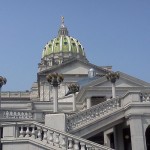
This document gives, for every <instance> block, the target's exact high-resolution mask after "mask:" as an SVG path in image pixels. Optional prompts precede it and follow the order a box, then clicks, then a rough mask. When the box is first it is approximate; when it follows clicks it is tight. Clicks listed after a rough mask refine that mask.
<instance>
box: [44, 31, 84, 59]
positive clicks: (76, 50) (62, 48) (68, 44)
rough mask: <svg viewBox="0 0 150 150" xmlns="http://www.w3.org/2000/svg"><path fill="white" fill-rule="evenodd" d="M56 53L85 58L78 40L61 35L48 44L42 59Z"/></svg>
mask: <svg viewBox="0 0 150 150" xmlns="http://www.w3.org/2000/svg"><path fill="white" fill-rule="evenodd" d="M59 31H60V30H59ZM56 53H73V54H79V55H82V56H85V53H84V48H83V46H82V45H81V44H80V42H79V41H78V40H77V39H75V38H73V37H70V36H68V35H61V34H60V35H58V37H56V38H54V39H53V40H51V41H49V42H48V43H47V44H46V46H45V47H44V49H43V53H42V58H44V57H45V56H49V55H51V54H56Z"/></svg>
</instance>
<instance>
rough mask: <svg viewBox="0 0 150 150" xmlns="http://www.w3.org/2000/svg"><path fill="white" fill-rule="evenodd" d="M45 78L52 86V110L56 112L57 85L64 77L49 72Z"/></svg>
mask: <svg viewBox="0 0 150 150" xmlns="http://www.w3.org/2000/svg"><path fill="white" fill-rule="evenodd" d="M46 79H47V81H48V83H49V84H50V85H52V86H53V90H54V100H53V108H54V110H53V111H54V112H58V86H59V85H60V84H61V82H63V80H64V78H63V76H62V74H58V73H50V74H48V75H47V76H46Z"/></svg>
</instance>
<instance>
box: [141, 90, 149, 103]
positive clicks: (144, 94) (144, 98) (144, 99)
mask: <svg viewBox="0 0 150 150" xmlns="http://www.w3.org/2000/svg"><path fill="white" fill-rule="evenodd" d="M140 97H141V101H142V102H150V92H141V94H140Z"/></svg>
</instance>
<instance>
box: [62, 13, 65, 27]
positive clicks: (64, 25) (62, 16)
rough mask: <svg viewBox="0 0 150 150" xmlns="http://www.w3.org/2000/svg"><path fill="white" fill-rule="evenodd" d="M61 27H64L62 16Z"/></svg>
mask: <svg viewBox="0 0 150 150" xmlns="http://www.w3.org/2000/svg"><path fill="white" fill-rule="evenodd" d="M61 27H65V25H64V17H63V16H62V17H61Z"/></svg>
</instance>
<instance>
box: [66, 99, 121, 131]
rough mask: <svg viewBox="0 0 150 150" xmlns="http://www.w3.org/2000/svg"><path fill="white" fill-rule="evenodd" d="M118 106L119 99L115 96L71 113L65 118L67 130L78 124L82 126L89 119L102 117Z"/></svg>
mask: <svg viewBox="0 0 150 150" xmlns="http://www.w3.org/2000/svg"><path fill="white" fill-rule="evenodd" d="M120 106H121V105H120V99H119V98H116V99H111V100H107V101H105V102H102V103H100V104H98V105H95V106H93V107H91V108H90V109H87V110H84V111H80V112H78V113H76V114H74V115H71V116H69V117H68V118H67V120H66V125H67V131H72V130H74V129H76V128H77V127H79V126H82V125H84V124H86V123H89V122H90V121H93V120H95V119H97V118H99V117H102V116H104V115H105V114H107V113H109V112H112V111H114V110H116V109H117V108H119V107H120Z"/></svg>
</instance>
